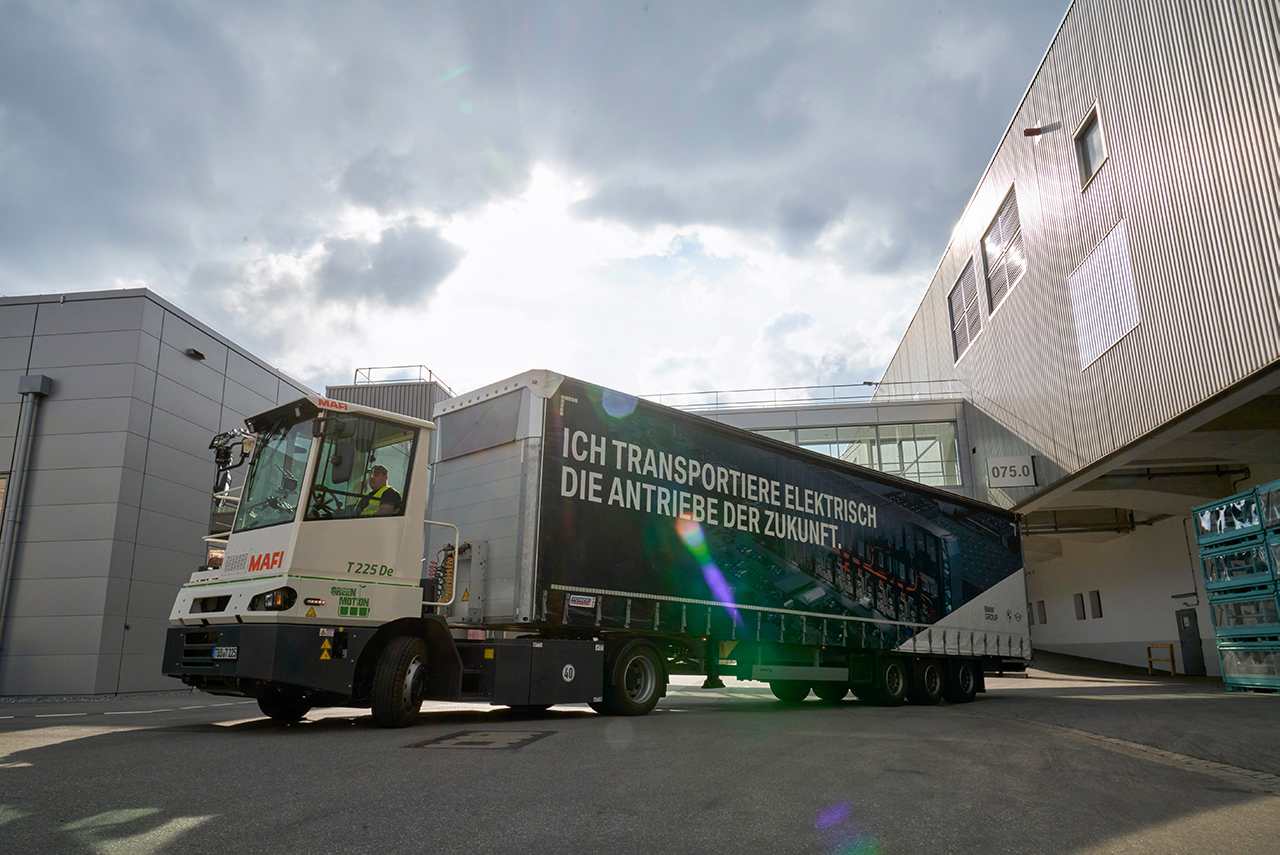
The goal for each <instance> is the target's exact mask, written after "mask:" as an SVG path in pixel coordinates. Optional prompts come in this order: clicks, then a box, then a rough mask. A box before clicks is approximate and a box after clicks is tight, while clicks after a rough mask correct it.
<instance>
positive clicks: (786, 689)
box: [769, 680, 809, 704]
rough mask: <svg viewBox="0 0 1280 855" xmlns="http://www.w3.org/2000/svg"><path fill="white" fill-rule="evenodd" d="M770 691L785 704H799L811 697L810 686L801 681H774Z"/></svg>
mask: <svg viewBox="0 0 1280 855" xmlns="http://www.w3.org/2000/svg"><path fill="white" fill-rule="evenodd" d="M769 691H771V692H773V696H774V697H775V698H777V699H778V700H780V701H782V702H783V703H784V704H798V703H800V702H801V701H803V700H804V699H805V698H807V697H809V684H808V683H805V682H803V681H801V680H773V681H772V682H770V683H769Z"/></svg>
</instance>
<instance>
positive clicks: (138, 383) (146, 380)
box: [132, 365, 156, 404]
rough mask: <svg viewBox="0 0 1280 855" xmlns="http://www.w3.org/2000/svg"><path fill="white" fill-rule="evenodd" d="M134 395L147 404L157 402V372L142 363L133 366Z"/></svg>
mask: <svg viewBox="0 0 1280 855" xmlns="http://www.w3.org/2000/svg"><path fill="white" fill-rule="evenodd" d="M132 394H133V397H135V398H137V399H138V400H139V401H142V402H143V403H146V404H153V403H155V394H156V372H155V371H153V370H151V369H150V368H145V367H143V366H141V365H135V366H133V393H132Z"/></svg>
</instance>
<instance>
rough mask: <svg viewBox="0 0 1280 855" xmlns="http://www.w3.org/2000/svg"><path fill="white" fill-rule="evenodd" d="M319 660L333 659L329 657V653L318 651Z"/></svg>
mask: <svg viewBox="0 0 1280 855" xmlns="http://www.w3.org/2000/svg"><path fill="white" fill-rule="evenodd" d="M320 658H321V659H332V658H333V657H332V656H330V655H329V651H328V650H321V651H320Z"/></svg>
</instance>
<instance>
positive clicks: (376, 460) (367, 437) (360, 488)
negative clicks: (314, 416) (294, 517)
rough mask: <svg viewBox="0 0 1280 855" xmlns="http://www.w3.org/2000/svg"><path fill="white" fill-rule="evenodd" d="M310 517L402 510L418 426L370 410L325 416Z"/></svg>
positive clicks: (373, 514)
mask: <svg viewBox="0 0 1280 855" xmlns="http://www.w3.org/2000/svg"><path fill="white" fill-rule="evenodd" d="M322 424H323V428H322V432H323V436H322V437H321V439H320V442H321V446H320V454H319V459H318V462H317V465H318V466H319V471H318V472H317V473H316V478H315V486H314V487H313V488H312V490H311V502H310V504H309V505H308V506H307V516H306V518H307V519H308V520H331V519H345V518H359V519H372V518H374V517H385V516H400V515H402V514H403V513H404V497H405V494H406V491H407V490H408V488H409V468H410V466H411V465H412V464H413V453H414V448H415V446H416V444H417V443H416V440H417V434H418V432H417V430H416V429H414V428H411V427H405V426H404V425H401V424H396V423H395V422H388V421H383V420H381V419H375V418H371V417H369V416H361V415H349V416H342V417H337V416H329V417H326V418H325V419H324V420H323V422H322Z"/></svg>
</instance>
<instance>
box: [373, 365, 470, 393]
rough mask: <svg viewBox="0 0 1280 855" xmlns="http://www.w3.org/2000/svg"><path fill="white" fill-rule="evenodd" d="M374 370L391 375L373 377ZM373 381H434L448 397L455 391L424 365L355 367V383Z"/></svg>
mask: <svg viewBox="0 0 1280 855" xmlns="http://www.w3.org/2000/svg"><path fill="white" fill-rule="evenodd" d="M374 372H386V373H390V375H391V376H381V377H375V375H374ZM374 383H435V384H436V385H437V386H439V387H440V388H441V389H444V390H445V392H447V393H448V394H449V397H450V398H453V397H456V393H455V392H454V391H453V390H452V389H450V388H449V386H448V385H447V384H446V383H445V382H444V381H443V380H441V379H440V378H439V377H438V376H436V374H435V372H434V371H432V370H431V369H430V368H428V367H427V366H425V365H378V366H373V367H370V368H357V369H356V379H355V385H357V386H364V385H369V384H374Z"/></svg>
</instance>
